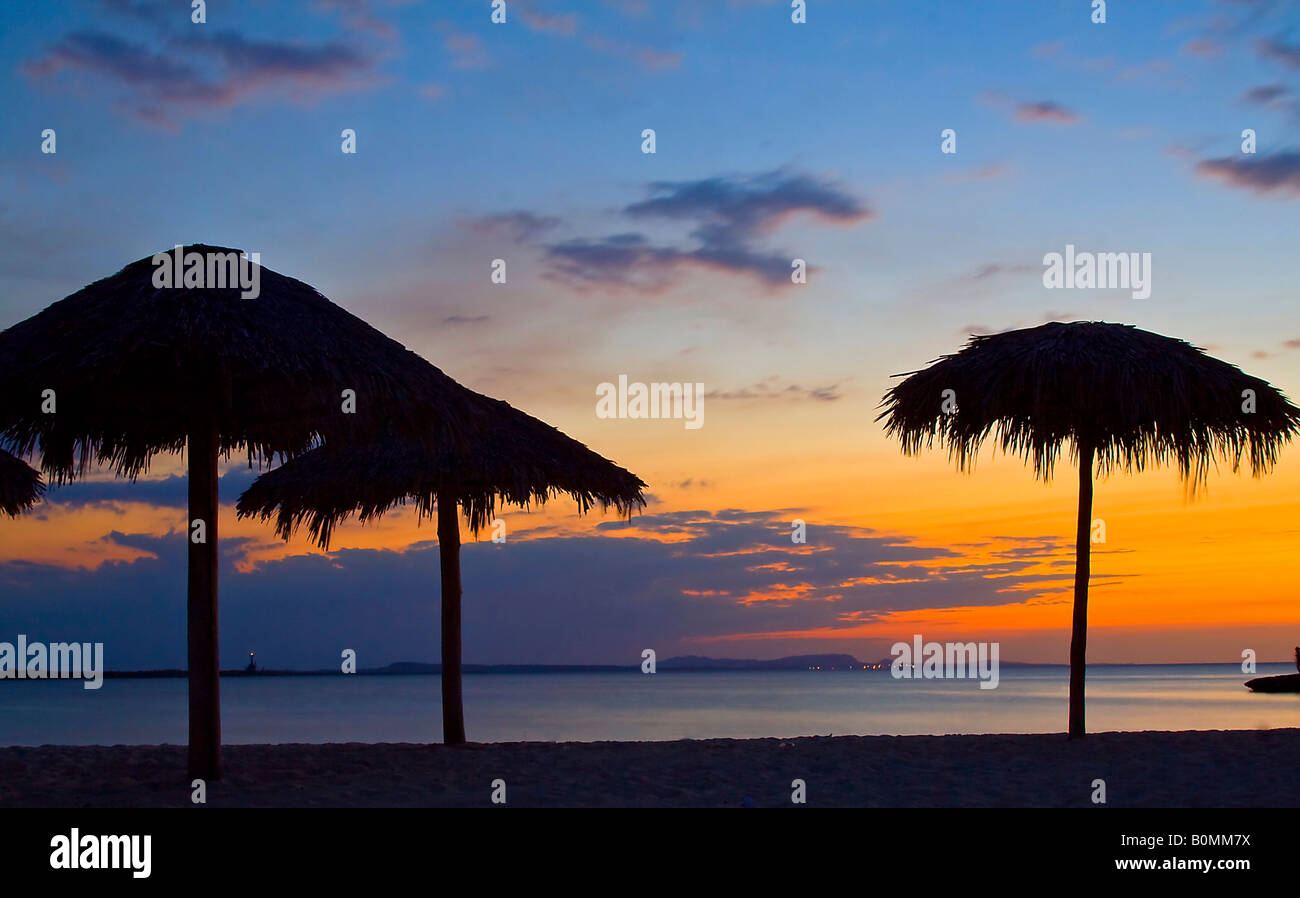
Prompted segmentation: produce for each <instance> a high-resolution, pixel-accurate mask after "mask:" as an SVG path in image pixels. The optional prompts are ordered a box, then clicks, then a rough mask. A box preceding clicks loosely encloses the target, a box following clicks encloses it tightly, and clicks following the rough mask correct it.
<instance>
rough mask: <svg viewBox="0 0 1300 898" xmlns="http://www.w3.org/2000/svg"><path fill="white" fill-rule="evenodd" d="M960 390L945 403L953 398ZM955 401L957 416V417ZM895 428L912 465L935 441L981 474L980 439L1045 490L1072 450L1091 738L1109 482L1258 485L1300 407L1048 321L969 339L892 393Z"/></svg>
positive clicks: (1074, 723)
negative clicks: (1104, 499) (1095, 486)
mask: <svg viewBox="0 0 1300 898" xmlns="http://www.w3.org/2000/svg"><path fill="white" fill-rule="evenodd" d="M949 390H951V391H953V392H952V393H947V392H946V391H949ZM953 403H955V410H954V408H953ZM881 407H882V408H883V409H884V410H885V411H884V412H883V413H882V414H881V415H880V416H879V417H878V418H877V419H876V420H880V419H881V418H884V419H887V420H886V424H885V431H886V432H887V433H889V434H890V435H893V436H897V437H898V438H899V439H900V440H901V441H902V444H903V452H904V453H905V454H907V455H915V454H917V453H918V452H919V451H920V450H921V449H922V448H930V447H932V446H934V445H935V444H936V443H938V444H939V445H941V446H946V447H947V449H948V455H949V457H950V458H952V459H954V460H955V461H956V462H957V466H958V467H959V468H960V469H961V470H967V471H969V470H972V469H973V468H974V465H975V458H976V454H977V453H978V451H979V447H980V445H981V444H982V443H983V442H984V439H985V438H986V437H988V436H989V435H990V434H994V435H995V440H996V442H997V443H998V444H999V445H1000V447H1001V448H1002V450H1003V451H1004V452H1007V453H1009V454H1015V455H1019V456H1021V457H1022V458H1025V459H1028V460H1031V461H1032V462H1033V465H1034V473H1035V475H1036V476H1037V477H1039V478H1041V479H1043V480H1048V479H1050V478H1051V475H1052V469H1053V467H1054V466H1055V464H1056V459H1057V457H1058V455H1059V454H1060V452H1061V446H1062V444H1063V443H1065V442H1066V441H1069V442H1070V443H1071V445H1072V447H1073V448H1072V454H1073V455H1074V456H1075V457H1076V458H1077V459H1078V463H1079V527H1078V533H1077V542H1076V552H1077V563H1076V567H1075V577H1074V623H1073V632H1072V636H1071V640H1070V730H1069V732H1070V736H1071V737H1079V736H1082V735H1083V734H1084V713H1083V711H1084V703H1083V678H1084V658H1085V650H1086V647H1087V638H1088V634H1087V626H1088V574H1089V561H1090V555H1089V550H1090V546H1089V534H1090V530H1091V527H1090V519H1091V517H1092V480H1093V467H1094V462H1095V464H1096V467H1097V469H1098V471H1099V472H1100V473H1101V474H1107V473H1109V472H1110V471H1112V470H1116V469H1118V470H1124V471H1141V470H1143V469H1144V468H1146V467H1147V466H1148V465H1149V464H1163V463H1168V462H1173V463H1174V464H1175V465H1176V466H1177V467H1178V470H1179V473H1180V474H1181V475H1182V477H1183V478H1184V480H1185V481H1186V482H1187V483H1188V485H1189V487H1190V488H1192V489H1195V488H1198V487H1201V486H1203V485H1204V483H1205V480H1206V476H1207V474H1208V473H1209V469H1210V467H1211V466H1212V465H1214V464H1215V463H1216V459H1222V460H1224V461H1225V462H1230V463H1231V465H1232V468H1233V470H1234V471H1235V470H1237V469H1238V468H1239V466H1240V463H1241V458H1242V455H1243V454H1245V455H1246V456H1248V459H1249V462H1250V469H1251V472H1252V473H1253V474H1254V475H1255V476H1259V475H1261V474H1263V473H1265V472H1266V471H1268V470H1269V468H1271V467H1272V465H1273V464H1274V462H1275V461H1276V460H1277V456H1278V452H1279V450H1280V449H1281V447H1282V444H1283V443H1286V442H1290V440H1291V438H1292V437H1293V436H1294V435H1296V433H1297V432H1300V409H1297V408H1296V407H1295V406H1293V405H1291V403H1290V402H1288V401H1287V399H1286V397H1285V396H1283V395H1282V394H1281V393H1280V392H1278V391H1277V390H1276V389H1274V388H1273V387H1271V386H1269V385H1268V384H1267V383H1266V382H1264V381H1262V380H1260V379H1259V378H1257V377H1251V376H1250V375H1248V374H1245V373H1243V372H1242V371H1241V369H1239V368H1237V367H1235V366H1234V365H1229V364H1228V363H1227V362H1221V361H1219V360H1218V359H1215V358H1211V357H1210V356H1208V355H1206V354H1205V353H1204V352H1202V351H1201V350H1200V349H1197V348H1196V347H1194V346H1191V345H1189V344H1188V343H1186V342H1184V341H1182V340H1177V339H1174V338H1172V337H1164V336H1161V335H1159V334H1153V333H1150V332H1148V331H1143V330H1138V329H1137V328H1135V327H1132V326H1129V325H1123V324H1107V323H1103V322H1083V321H1080V322H1072V323H1069V324H1064V323H1061V322H1052V323H1050V324H1044V325H1042V326H1040V327H1033V328H1028V329H1025V330H1015V331H1008V332H1006V333H1001V334H989V335H986V336H976V337H972V338H971V340H970V342H969V343H968V344H967V345H966V347H965V348H964V349H962V350H961V351H960V352H958V353H956V354H954V355H947V356H943V357H942V358H940V359H937V360H936V361H935V362H934V363H932V364H931V365H930V367H928V368H926V369H925V370H923V371H919V372H912V373H911V374H910V376H908V377H907V379H906V380H904V381H903V382H902V383H900V384H898V385H897V386H896V387H894V388H893V389H891V390H890V391H889V392H887V393H886V394H885V397H884V401H883V402H882V403H881Z"/></svg>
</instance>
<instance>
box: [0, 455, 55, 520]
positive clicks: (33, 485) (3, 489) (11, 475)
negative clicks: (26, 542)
mask: <svg viewBox="0 0 1300 898" xmlns="http://www.w3.org/2000/svg"><path fill="white" fill-rule="evenodd" d="M44 492H45V484H44V483H42V482H41V475H40V474H38V473H36V471H35V470H33V469H32V467H31V466H30V465H28V464H27V463H26V462H25V461H23V460H22V459H21V458H15V457H14V456H12V455H10V454H9V453H8V452H5V451H4V450H3V449H0V512H2V513H4V514H7V515H9V516H10V517H11V518H16V517H18V515H20V514H22V513H23V512H24V511H26V510H27V509H29V508H31V507H32V506H33V505H35V504H36V503H37V502H39V501H40V500H41V494H42V493H44Z"/></svg>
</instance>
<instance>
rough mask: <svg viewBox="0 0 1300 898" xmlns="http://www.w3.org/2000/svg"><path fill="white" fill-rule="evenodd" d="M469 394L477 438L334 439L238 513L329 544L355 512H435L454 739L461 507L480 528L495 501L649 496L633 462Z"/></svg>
mask: <svg viewBox="0 0 1300 898" xmlns="http://www.w3.org/2000/svg"><path fill="white" fill-rule="evenodd" d="M466 392H467V393H469V391H466ZM470 395H471V396H473V397H474V400H475V405H476V409H477V410H478V411H479V412H480V413H481V418H479V420H481V421H483V422H484V426H483V428H482V429H481V430H480V431H478V432H477V436H476V439H475V442H474V444H473V445H471V446H468V447H464V448H451V447H445V446H444V447H436V446H433V445H430V444H425V443H422V442H419V441H411V440H407V439H402V438H399V437H393V438H390V439H388V440H384V441H380V442H377V443H374V444H372V445H366V446H358V445H346V444H345V445H336V444H331V443H328V442H327V443H326V445H325V446H323V447H321V448H320V449H316V450H313V451H312V452H309V453H307V454H306V455H303V456H301V457H299V458H296V459H294V460H292V461H289V462H287V463H285V464H284V465H281V466H280V467H279V468H276V469H275V470H273V471H269V472H267V473H266V474H263V475H262V476H261V477H259V478H258V479H257V480H256V481H254V482H253V484H252V486H250V487H249V488H248V490H247V491H246V492H245V493H244V494H243V495H242V496H240V498H239V503H238V506H237V508H238V512H239V515H240V517H247V516H258V517H260V518H262V519H263V520H266V519H269V518H272V517H274V518H275V519H276V532H277V533H279V534H280V536H282V537H283V538H285V539H288V538H289V537H290V536H291V535H292V534H293V533H294V531H295V530H297V529H298V528H299V527H300V526H301V525H302V524H304V523H305V524H306V525H307V529H308V531H309V532H310V533H311V535H312V537H313V538H314V539H315V540H316V542H317V543H318V544H319V545H320V546H321V547H322V548H328V547H329V544H330V537H331V535H332V533H333V530H334V526H335V525H336V524H337V523H339V522H340V521H342V520H343V519H345V518H347V517H349V516H351V515H353V514H355V515H356V516H357V518H358V519H359V520H361V521H367V520H370V519H372V518H377V517H379V516H380V515H382V514H384V512H386V511H388V510H389V509H391V508H393V507H394V506H399V505H405V504H407V503H408V502H409V503H411V504H413V505H414V506H415V507H416V509H417V511H418V512H419V516H420V518H421V519H423V518H425V517H432V516H433V515H434V514H436V515H437V521H438V552H439V558H440V568H441V580H442V731H443V741H444V742H446V743H447V744H449V745H456V744H460V743H463V742H464V741H465V714H464V706H463V700H462V691H461V626H460V605H461V579H460V525H459V521H458V519H457V516H456V512H457V508H458V507H459V508H460V510H461V511H462V512H463V513H464V515H465V520H466V523H467V524H468V525H469V528H470V531H471V532H474V533H477V532H478V531H479V530H480V529H481V528H483V527H484V526H485V525H487V524H488V523H490V522H491V521H492V519H493V516H494V514H495V510H496V505H497V503H498V502H500V503H503V504H512V505H518V506H522V507H527V506H528V505H530V504H532V503H537V504H542V503H544V502H546V500H547V499H549V498H552V497H554V496H558V495H560V494H568V495H569V496H571V497H572V498H573V499H574V500H575V501H576V502H577V503H578V510H579V512H580V513H584V512H586V511H588V510H589V509H590V508H592V507H593V506H595V505H599V506H601V508H602V509H606V508H609V507H611V506H612V507H614V508H615V509H617V510H618V511H619V512H620V513H621V514H623V515H629V514H631V512H632V511H633V510H634V509H636V508H638V507H642V506H644V505H645V499H644V497H643V495H642V490H644V489H645V484H644V483H643V482H642V481H641V480H640V479H639V478H637V477H636V476H635V475H634V474H632V473H631V472H630V471H627V470H624V469H623V468H620V467H619V466H618V465H616V464H614V463H613V462H611V461H609V460H608V459H606V458H604V457H602V456H600V455H597V454H596V453H595V452H592V451H591V450H590V449H588V448H587V447H586V446H584V445H583V444H582V443H579V442H578V441H577V440H574V439H572V438H570V437H568V436H565V435H564V434H563V433H561V432H560V431H558V430H556V429H555V428H554V427H551V426H550V425H548V424H545V423H543V422H542V421H539V420H537V419H536V418H534V417H532V416H531V415H527V414H525V413H524V412H521V411H519V410H518V409H515V408H512V407H511V406H510V405H508V404H507V403H505V402H502V401H500V400H496V399H489V398H487V397H485V396H481V395H479V394H477V393H470ZM476 417H478V416H476Z"/></svg>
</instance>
